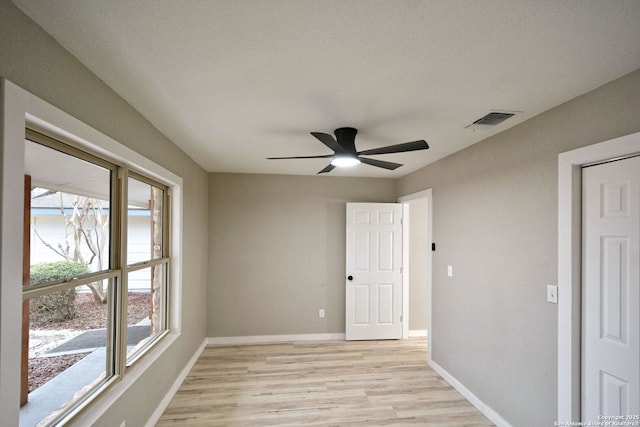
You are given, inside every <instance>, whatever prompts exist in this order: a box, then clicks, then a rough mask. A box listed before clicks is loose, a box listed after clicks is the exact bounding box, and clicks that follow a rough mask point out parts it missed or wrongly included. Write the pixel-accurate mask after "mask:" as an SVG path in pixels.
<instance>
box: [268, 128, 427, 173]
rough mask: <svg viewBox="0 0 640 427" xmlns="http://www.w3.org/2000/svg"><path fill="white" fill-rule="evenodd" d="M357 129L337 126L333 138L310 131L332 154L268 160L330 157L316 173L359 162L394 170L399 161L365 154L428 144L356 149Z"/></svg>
mask: <svg viewBox="0 0 640 427" xmlns="http://www.w3.org/2000/svg"><path fill="white" fill-rule="evenodd" d="M357 133H358V130H357V129H355V128H350V127H343V128H338V129H336V130H335V131H334V134H335V138H334V137H333V136H331V135H329V134H328V133H322V132H311V135H313V136H314V137H315V138H316V139H318V140H319V141H320V142H322V143H323V144H324V145H326V146H327V147H328V148H330V149H331V150H332V151H333V154H324V155H318V156H297V157H267V159H268V160H280V159H320V158H331V163H329V164H328V165H327V166H326V167H325V168H324V169H322V170H321V171H320V172H318V174H321V173H327V172H331V171H332V170H333V169H335V168H336V167H349V166H355V165H357V164H359V163H364V164H367V165H371V166H375V167H378V168H383V169H387V170H395V169H397V168H399V167H400V166H402V165H401V164H400V163H393V162H387V161H384V160H377V159H370V158H367V157H361V156H362V155H365V156H373V155H378V154H392V153H405V152H407V151H417V150H426V149H428V148H429V144H427V142H426V141H425V140H422V139H421V140H418V141H411V142H405V143H403V144H396V145H388V146H386V147H380V148H373V149H371V150H363V151H357V150H356V145H355V139H356V134H357Z"/></svg>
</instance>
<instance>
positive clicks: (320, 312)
mask: <svg viewBox="0 0 640 427" xmlns="http://www.w3.org/2000/svg"><path fill="white" fill-rule="evenodd" d="M318 317H324V308H321V309H320V310H318Z"/></svg>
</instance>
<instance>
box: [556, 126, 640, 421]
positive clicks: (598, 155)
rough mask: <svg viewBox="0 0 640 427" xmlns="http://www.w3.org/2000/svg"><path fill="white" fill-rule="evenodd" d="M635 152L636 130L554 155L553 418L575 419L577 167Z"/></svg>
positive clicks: (638, 144)
mask: <svg viewBox="0 0 640 427" xmlns="http://www.w3.org/2000/svg"><path fill="white" fill-rule="evenodd" d="M637 153H640V132H637V133H633V134H631V135H627V136H623V137H620V138H615V139H611V140H609V141H605V142H601V143H599V144H593V145H589V146H587V147H583V148H578V149H576V150H572V151H568V152H566V153H561V154H559V155H558V422H569V421H576V422H577V421H580V419H581V414H580V409H581V408H580V399H581V396H580V382H581V373H580V352H581V348H580V345H581V343H580V333H581V322H582V319H581V310H580V308H581V307H580V306H581V297H582V295H581V280H582V278H581V276H582V271H581V258H582V247H581V245H582V243H581V238H582V225H581V222H582V221H581V216H582V202H581V191H582V189H581V184H582V183H581V179H582V178H581V176H582V174H581V170H580V169H581V167H582V165H588V164H591V163H594V162H599V161H603V160H609V159H613V158H618V157H625V156H629V155H632V154H637Z"/></svg>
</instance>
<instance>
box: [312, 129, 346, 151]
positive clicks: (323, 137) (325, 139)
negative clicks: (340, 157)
mask: <svg viewBox="0 0 640 427" xmlns="http://www.w3.org/2000/svg"><path fill="white" fill-rule="evenodd" d="M311 135H313V136H315V137H316V138H317V139H318V140H320V142H322V143H323V144H324V145H326V146H327V147H329V148H331V149H332V150H333V151H336V152H340V151H343V150H342V147H340V144H338V142H337V141H336V140H335V139H334V138H333V136H331V135H329V134H328V133H322V132H311Z"/></svg>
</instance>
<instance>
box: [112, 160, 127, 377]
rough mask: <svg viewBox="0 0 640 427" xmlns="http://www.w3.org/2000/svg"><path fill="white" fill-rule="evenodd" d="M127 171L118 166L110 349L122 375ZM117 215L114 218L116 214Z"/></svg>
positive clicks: (124, 326) (115, 192)
mask: <svg viewBox="0 0 640 427" xmlns="http://www.w3.org/2000/svg"><path fill="white" fill-rule="evenodd" d="M127 175H128V169H127V168H126V166H125V167H120V168H119V169H118V177H117V185H116V186H115V189H116V190H115V191H114V194H113V195H112V199H113V201H114V202H116V204H117V205H116V207H115V208H114V209H113V213H114V216H117V219H116V221H117V226H116V227H114V236H113V238H114V240H113V241H114V244H113V245H112V248H113V250H114V253H113V255H114V258H113V260H114V263H115V268H116V269H117V270H118V271H119V272H120V276H119V280H117V282H116V284H115V285H116V286H114V293H115V296H114V299H113V300H114V307H113V314H114V315H113V321H112V325H111V327H112V329H111V330H112V331H113V332H114V333H115V336H113V335H112V336H113V338H114V340H113V342H114V348H113V349H112V351H111V357H113V362H114V364H113V366H114V369H115V374H116V375H118V376H119V377H122V376H123V375H124V371H125V369H126V352H127V346H126V342H127V336H126V334H127V307H126V304H127V275H126V274H125V272H124V269H125V266H126V265H127V197H128V195H127V184H126V183H127V179H128V178H127ZM114 219H115V218H114Z"/></svg>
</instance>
